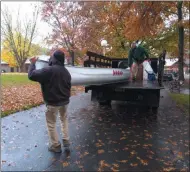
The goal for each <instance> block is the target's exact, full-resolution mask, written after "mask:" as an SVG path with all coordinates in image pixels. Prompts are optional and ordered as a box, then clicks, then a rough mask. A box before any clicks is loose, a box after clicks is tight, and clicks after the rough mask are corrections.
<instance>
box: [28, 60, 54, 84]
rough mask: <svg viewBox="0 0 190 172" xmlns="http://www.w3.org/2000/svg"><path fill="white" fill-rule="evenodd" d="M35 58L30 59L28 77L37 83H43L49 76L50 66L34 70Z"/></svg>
mask: <svg viewBox="0 0 190 172" xmlns="http://www.w3.org/2000/svg"><path fill="white" fill-rule="evenodd" d="M36 61H37V59H31V64H30V66H29V70H28V78H29V79H30V80H32V81H36V82H39V83H45V82H47V81H48V80H49V78H50V68H49V67H47V68H43V69H39V70H36V65H35V63H36Z"/></svg>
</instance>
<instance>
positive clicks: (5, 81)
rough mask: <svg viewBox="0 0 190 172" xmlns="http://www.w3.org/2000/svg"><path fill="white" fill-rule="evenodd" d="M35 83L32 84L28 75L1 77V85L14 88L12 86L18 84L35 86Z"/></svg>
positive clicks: (5, 75)
mask: <svg viewBox="0 0 190 172" xmlns="http://www.w3.org/2000/svg"><path fill="white" fill-rule="evenodd" d="M33 83H35V82H32V81H30V80H29V79H28V75H27V74H2V75H1V85H2V86H12V85H18V84H33Z"/></svg>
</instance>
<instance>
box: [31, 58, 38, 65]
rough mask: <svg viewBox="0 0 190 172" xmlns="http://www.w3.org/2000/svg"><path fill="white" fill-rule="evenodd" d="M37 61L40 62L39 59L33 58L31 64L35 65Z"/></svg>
mask: <svg viewBox="0 0 190 172" xmlns="http://www.w3.org/2000/svg"><path fill="white" fill-rule="evenodd" d="M37 60H38V57H32V58H31V59H30V62H31V63H32V64H35V63H36V61H37Z"/></svg>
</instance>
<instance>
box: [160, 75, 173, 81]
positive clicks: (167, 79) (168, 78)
mask: <svg viewBox="0 0 190 172" xmlns="http://www.w3.org/2000/svg"><path fill="white" fill-rule="evenodd" d="M174 78H175V77H174V75H173V74H172V73H165V74H164V75H163V81H173V80H174Z"/></svg>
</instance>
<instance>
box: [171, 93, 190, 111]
mask: <svg viewBox="0 0 190 172" xmlns="http://www.w3.org/2000/svg"><path fill="white" fill-rule="evenodd" d="M170 95H171V97H172V98H173V100H175V101H176V103H177V104H178V105H179V106H180V107H181V108H182V109H183V110H184V111H185V112H187V113H189V95H186V94H174V93H170Z"/></svg>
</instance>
